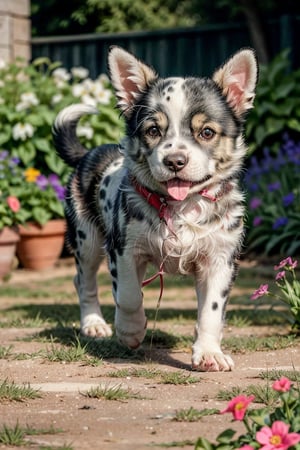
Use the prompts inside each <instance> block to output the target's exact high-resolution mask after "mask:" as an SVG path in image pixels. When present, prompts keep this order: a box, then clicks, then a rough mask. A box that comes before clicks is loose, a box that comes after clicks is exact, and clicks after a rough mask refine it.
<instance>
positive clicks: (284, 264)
mask: <svg viewBox="0 0 300 450" xmlns="http://www.w3.org/2000/svg"><path fill="white" fill-rule="evenodd" d="M297 265H298V261H297V260H295V261H293V260H292V258H291V257H290V256H288V257H287V258H285V259H283V260H282V261H280V263H279V264H278V266H274V270H279V269H282V268H283V267H286V268H288V269H295V267H297Z"/></svg>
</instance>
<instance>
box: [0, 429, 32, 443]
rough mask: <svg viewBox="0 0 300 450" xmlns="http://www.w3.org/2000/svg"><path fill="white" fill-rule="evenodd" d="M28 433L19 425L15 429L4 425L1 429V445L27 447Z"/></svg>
mask: <svg viewBox="0 0 300 450" xmlns="http://www.w3.org/2000/svg"><path fill="white" fill-rule="evenodd" d="M25 437H26V433H25V431H24V429H23V428H22V427H20V425H19V424H18V423H17V424H16V425H15V426H14V427H13V428H12V427H8V426H7V425H5V424H4V425H3V426H2V428H1V429H0V443H1V444H3V445H5V446H6V445H14V446H16V447H20V446H21V445H26V444H28V442H26V441H25Z"/></svg>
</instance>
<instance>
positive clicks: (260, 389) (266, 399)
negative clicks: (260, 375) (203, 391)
mask: <svg viewBox="0 0 300 450" xmlns="http://www.w3.org/2000/svg"><path fill="white" fill-rule="evenodd" d="M241 394H243V395H247V396H250V395H254V397H255V398H254V402H255V403H263V404H264V405H266V406H268V407H272V406H274V405H275V404H276V402H277V400H278V398H279V394H278V392H277V391H274V389H272V388H271V386H270V385H269V384H267V385H264V386H261V385H254V384H251V385H249V386H247V387H246V388H244V389H242V388H241V387H239V386H234V387H233V388H232V389H225V390H221V391H220V392H219V393H218V394H217V400H222V401H230V400H231V399H232V398H234V397H236V396H238V395H241Z"/></svg>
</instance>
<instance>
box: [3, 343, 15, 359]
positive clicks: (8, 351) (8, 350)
mask: <svg viewBox="0 0 300 450" xmlns="http://www.w3.org/2000/svg"><path fill="white" fill-rule="evenodd" d="M12 348H13V346H12V345H9V346H8V347H3V346H2V345H0V359H8V358H9V357H10V356H11V354H12Z"/></svg>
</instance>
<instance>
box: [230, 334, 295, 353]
mask: <svg viewBox="0 0 300 450" xmlns="http://www.w3.org/2000/svg"><path fill="white" fill-rule="evenodd" d="M296 339H297V336H296V335H292V334H291V335H286V336H278V335H274V336H263V337H261V336H260V337H257V336H237V337H235V336H233V337H230V338H226V339H224V340H223V346H224V348H226V349H227V350H230V351H231V352H232V353H246V352H256V351H267V350H279V349H283V348H289V347H291V346H292V345H293V344H294V343H295V341H296Z"/></svg>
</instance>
